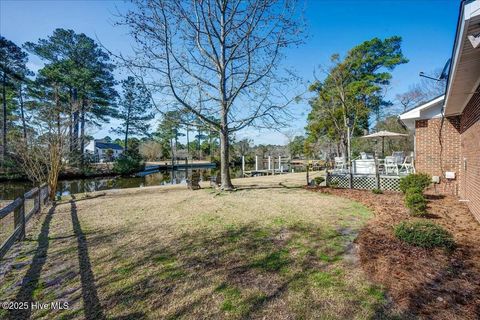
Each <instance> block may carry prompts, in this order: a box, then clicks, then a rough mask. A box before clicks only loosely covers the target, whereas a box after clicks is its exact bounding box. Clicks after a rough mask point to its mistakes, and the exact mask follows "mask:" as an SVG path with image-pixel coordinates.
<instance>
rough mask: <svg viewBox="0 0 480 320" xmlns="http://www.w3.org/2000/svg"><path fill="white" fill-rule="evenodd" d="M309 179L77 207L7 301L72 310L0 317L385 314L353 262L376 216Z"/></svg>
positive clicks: (48, 236) (37, 251)
mask: <svg viewBox="0 0 480 320" xmlns="http://www.w3.org/2000/svg"><path fill="white" fill-rule="evenodd" d="M304 177H305V175H304V174H293V175H291V174H289V175H284V176H274V177H263V178H251V179H244V180H242V181H239V180H236V181H235V183H236V184H237V185H238V186H239V187H238V191H236V192H219V191H217V190H212V189H203V190H198V191H188V190H185V187H172V188H161V187H159V188H139V189H132V190H121V191H111V192H106V193H105V195H104V196H101V197H96V198H89V197H83V198H82V199H81V201H78V199H77V198H78V197H77V196H76V197H75V199H65V200H64V201H63V202H61V203H59V204H57V205H56V206H55V207H54V208H53V209H52V210H51V211H50V212H49V213H48V214H45V215H44V216H43V217H42V220H41V221H39V223H38V224H37V228H36V229H35V230H32V231H31V232H29V234H28V239H29V241H26V242H24V243H22V244H19V245H17V246H16V247H15V249H14V250H13V251H12V253H11V254H10V255H9V257H8V259H6V260H5V261H2V264H3V265H4V266H5V267H4V268H3V269H2V270H1V272H0V279H1V282H0V294H1V296H2V299H3V300H14V299H16V300H18V301H29V300H31V301H43V302H51V301H54V300H64V301H67V302H69V307H70V308H69V310H56V311H52V310H50V311H42V310H33V311H32V312H29V311H27V312H13V313H11V314H7V313H6V312H3V314H1V313H0V316H2V315H5V316H8V315H10V316H13V317H18V318H22V317H23V318H24V317H26V316H30V315H31V316H32V318H36V319H55V318H69V319H80V318H84V317H86V318H91V319H103V318H121V319H173V318H182V319H183V318H184V319H198V318H209V319H211V318H212V319H241V318H249V319H250V318H268V319H273V318H275V319H293V318H356V319H366V318H370V317H373V316H374V315H375V314H376V313H377V311H378V310H379V309H381V306H382V304H383V303H384V302H385V301H384V299H383V291H382V290H381V289H380V288H378V287H377V286H375V285H372V283H370V282H369V281H368V280H367V279H366V278H365V276H364V274H363V272H362V271H361V269H360V268H358V265H357V264H356V263H355V260H354V259H353V260H352V259H346V257H349V256H350V255H351V254H352V248H353V246H352V242H353V239H354V238H355V237H356V235H357V233H358V231H359V230H360V229H361V228H362V226H364V224H365V222H366V221H367V219H369V218H370V217H371V213H370V212H369V210H367V209H366V208H365V207H363V206H361V205H359V204H358V203H356V202H353V201H350V200H348V199H342V198H339V197H334V196H328V195H322V196H319V195H318V194H315V193H312V192H308V191H306V190H303V189H301V188H300V186H301V184H302V183H303V180H304ZM0 312H2V311H0Z"/></svg>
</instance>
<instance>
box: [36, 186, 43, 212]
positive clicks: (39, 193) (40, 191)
mask: <svg viewBox="0 0 480 320" xmlns="http://www.w3.org/2000/svg"><path fill="white" fill-rule="evenodd" d="M37 199H38V211H37V212H36V213H37V214H38V213H40V212H42V186H41V185H40V186H39V187H38V197H37Z"/></svg>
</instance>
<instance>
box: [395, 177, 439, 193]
mask: <svg viewBox="0 0 480 320" xmlns="http://www.w3.org/2000/svg"><path fill="white" fill-rule="evenodd" d="M430 183H432V177H431V176H430V175H428V174H426V173H414V174H409V175H408V176H406V177H403V178H402V179H400V190H401V191H402V192H403V193H406V192H407V190H408V189H411V188H416V189H418V190H419V191H420V192H421V193H423V192H424V191H425V189H426V188H427V187H428V186H429V185H430Z"/></svg>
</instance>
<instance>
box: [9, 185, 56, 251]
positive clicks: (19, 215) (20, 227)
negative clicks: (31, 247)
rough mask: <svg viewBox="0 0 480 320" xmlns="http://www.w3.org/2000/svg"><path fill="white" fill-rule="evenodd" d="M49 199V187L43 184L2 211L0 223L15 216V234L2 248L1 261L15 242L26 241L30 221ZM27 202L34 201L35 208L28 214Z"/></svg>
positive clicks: (13, 233)
mask: <svg viewBox="0 0 480 320" xmlns="http://www.w3.org/2000/svg"><path fill="white" fill-rule="evenodd" d="M47 199H48V186H47V185H46V184H43V185H41V186H40V187H37V188H33V189H32V190H30V191H28V192H27V193H25V194H24V195H23V196H21V197H18V198H17V199H15V200H13V201H12V202H11V203H9V204H8V205H7V206H5V207H3V208H2V209H0V222H1V220H2V219H3V218H5V217H7V216H9V215H10V214H13V232H12V234H10V235H9V236H8V238H7V239H6V240H5V241H4V242H3V243H2V245H1V246H0V259H2V258H3V257H4V256H5V254H6V253H7V252H8V250H9V249H10V248H11V247H12V245H13V244H14V243H15V241H17V240H23V239H25V228H26V226H27V222H28V220H30V218H31V217H32V216H33V215H35V214H38V213H40V211H41V209H42V205H45V204H46V202H47ZM27 201H28V202H31V201H33V206H32V208H31V209H29V210H28V212H25V207H26V205H25V204H26V203H27Z"/></svg>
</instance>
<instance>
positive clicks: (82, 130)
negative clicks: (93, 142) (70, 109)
mask: <svg viewBox="0 0 480 320" xmlns="http://www.w3.org/2000/svg"><path fill="white" fill-rule="evenodd" d="M84 152H85V100H84V99H82V110H81V120H80V165H81V166H82V167H83V164H84V163H83V162H84Z"/></svg>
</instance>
